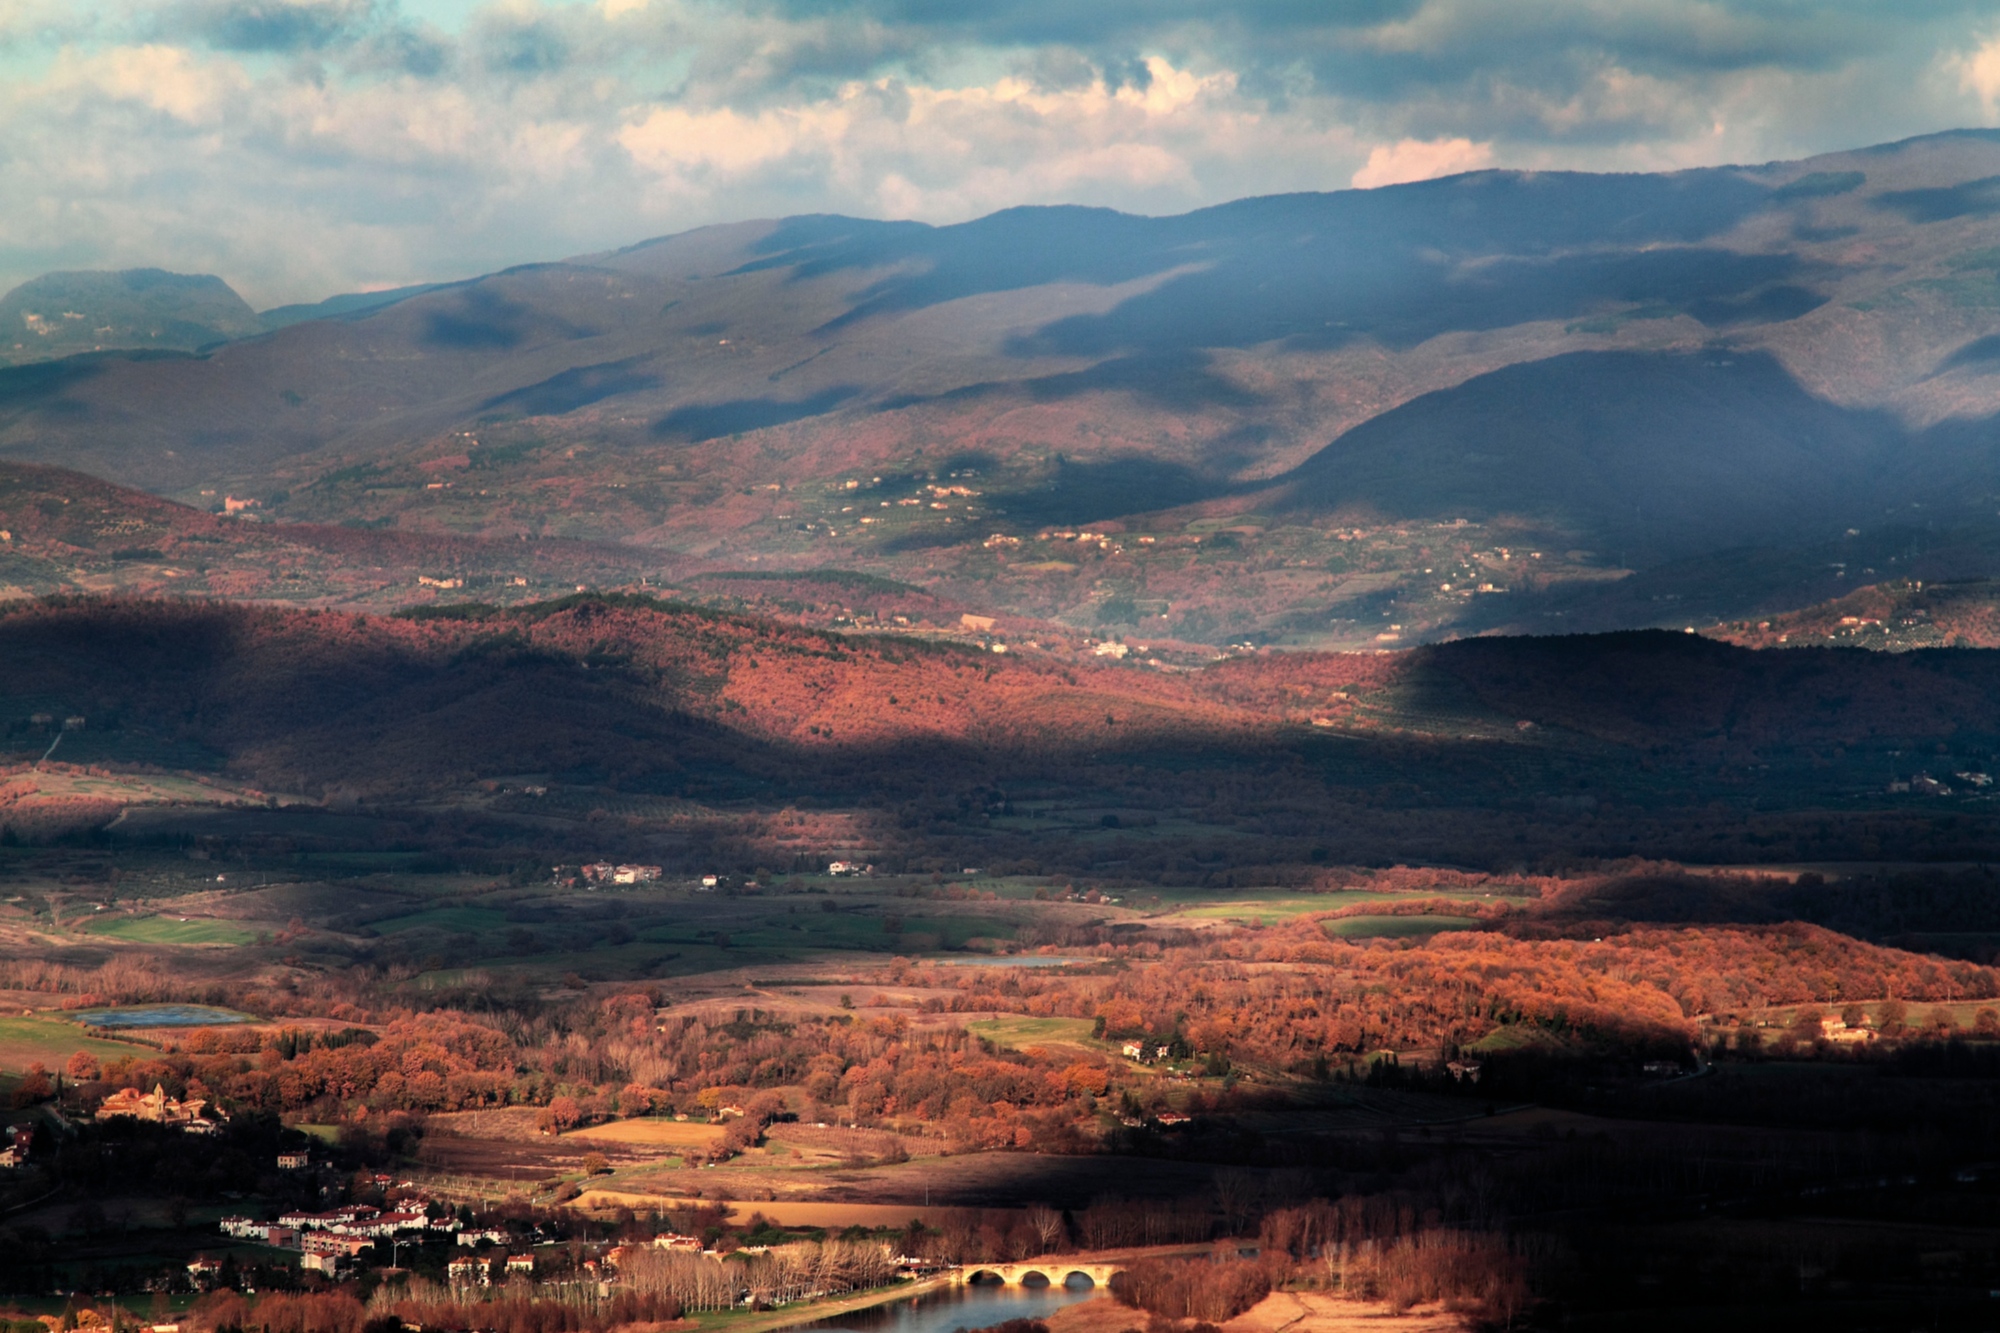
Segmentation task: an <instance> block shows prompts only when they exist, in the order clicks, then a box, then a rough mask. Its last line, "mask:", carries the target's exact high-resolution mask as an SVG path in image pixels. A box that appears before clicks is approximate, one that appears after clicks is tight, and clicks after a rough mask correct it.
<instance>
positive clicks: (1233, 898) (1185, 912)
mask: <svg viewBox="0 0 2000 1333" xmlns="http://www.w3.org/2000/svg"><path fill="white" fill-rule="evenodd" d="M1517 895H1518V890H1511V891H1510V890H1506V889H1502V890H1498V891H1496V890H1492V889H1480V890H1470V889H1459V890H1451V889H1440V890H1437V891H1435V892H1430V891H1426V892H1424V893H1422V894H1411V893H1396V892H1387V891H1372V890H1367V889H1343V890H1340V891H1338V892H1334V893H1286V892H1284V891H1282V890H1262V891H1259V890H1256V889H1252V890H1249V891H1247V892H1243V893H1241V894H1240V896H1239V895H1235V894H1229V893H1219V894H1218V893H1214V892H1201V891H1198V890H1197V891H1192V892H1190V891H1187V890H1182V891H1178V892H1176V891H1174V890H1171V889H1168V890H1161V891H1160V894H1159V896H1160V897H1161V898H1162V899H1164V900H1165V902H1166V903H1167V904H1169V906H1168V912H1167V914H1168V916H1170V917H1186V918H1190V919H1193V920H1197V921H1250V920H1256V921H1259V922H1261V923H1262V924H1264V925H1272V924H1274V923H1276V922H1279V921H1287V920H1290V919H1291V918H1293V917H1296V916H1306V915H1309V914H1311V913H1313V912H1337V911H1340V910H1341V909H1342V908H1347V907H1360V906H1365V905H1368V904H1371V903H1398V902H1409V901H1410V900H1411V899H1412V898H1413V897H1421V898H1449V899H1455V900H1458V901H1462V902H1478V901H1481V900H1484V899H1492V898H1512V897H1516V896H1517ZM1177 900H1178V903H1179V904H1180V905H1178V906H1176V905H1173V904H1175V903H1176V901H1177ZM1440 919H1442V918H1440Z"/></svg>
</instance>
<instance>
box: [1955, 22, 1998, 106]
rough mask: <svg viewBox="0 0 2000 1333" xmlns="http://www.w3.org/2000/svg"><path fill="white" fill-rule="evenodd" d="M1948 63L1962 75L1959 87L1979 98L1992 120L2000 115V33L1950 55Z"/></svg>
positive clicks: (1956, 72)
mask: <svg viewBox="0 0 2000 1333" xmlns="http://www.w3.org/2000/svg"><path fill="white" fill-rule="evenodd" d="M1947 67H1948V68H1949V69H1951V70H1952V72H1953V73H1955V74H1957V75H1958V86H1959V88H1960V89H1962V90H1963V91H1965V92H1967V93H1969V94H1971V95H1972V96H1974V97H1977V98H1978V99H1979V105H1980V108H1981V110H1983V111H1984V112H1985V115H1986V119H1987V121H1988V122H1991V121H1993V120H1994V119H1995V118H1996V117H2000V37H1993V38H1991V39H1989V40H1988V41H1986V42H1984V43H1982V44H1981V45H1980V46H1978V47H1976V48H1975V49H1973V50H1971V51H1969V52H1966V53H1965V54H1964V55H1961V56H1957V57H1954V58H1952V59H1950V60H1949V61H1947Z"/></svg>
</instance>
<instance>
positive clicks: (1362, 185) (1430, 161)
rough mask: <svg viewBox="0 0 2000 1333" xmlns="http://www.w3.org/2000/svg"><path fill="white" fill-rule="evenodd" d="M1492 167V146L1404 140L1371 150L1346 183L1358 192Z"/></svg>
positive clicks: (1469, 142) (1468, 141)
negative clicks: (1365, 160) (1359, 168)
mask: <svg viewBox="0 0 2000 1333" xmlns="http://www.w3.org/2000/svg"><path fill="white" fill-rule="evenodd" d="M1492 165H1493V145H1492V144H1490V143H1474V142H1472V140H1470V139H1430V140H1424V139H1404V140H1402V141H1401V142H1399V143H1394V144H1382V145H1380V146H1378V147H1376V148H1372V149H1370V150H1369V153H1368V161H1367V162H1366V163H1365V164H1363V166H1362V168H1361V170H1359V171H1357V172H1355V173H1354V175H1353V176H1352V177H1351V178H1350V179H1349V181H1348V183H1349V184H1350V185H1352V186H1353V187H1354V188H1355V189H1357V190H1372V189H1375V188H1376V187H1377V186H1382V185H1403V184H1406V183H1408V182H1410V181H1427V180H1435V179H1437V178H1438V177H1439V176H1455V175H1457V174H1458V173H1459V172H1461V171H1478V170H1479V169H1480V168H1482V167H1490V166H1492Z"/></svg>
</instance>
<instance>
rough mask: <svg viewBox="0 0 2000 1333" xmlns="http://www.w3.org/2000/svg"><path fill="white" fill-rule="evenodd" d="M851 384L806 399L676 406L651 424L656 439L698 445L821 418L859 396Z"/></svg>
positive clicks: (747, 399)
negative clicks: (769, 427)
mask: <svg viewBox="0 0 2000 1333" xmlns="http://www.w3.org/2000/svg"><path fill="white" fill-rule="evenodd" d="M860 393H861V388H860V386H859V385H854V384H836V385H834V386H832V387H831V388H827V389H821V390H820V391H819V392H818V393H816V394H813V395H812V396H811V397H809V398H796V399H789V400H787V399H779V398H738V399H734V400H732V401H730V402H727V403H700V404H694V405H690V406H687V407H677V408H675V409H674V410H673V411H671V412H669V413H667V414H666V415H665V416H663V417H661V418H660V419H659V420H658V421H655V422H654V423H653V428H652V431H653V435H654V437H655V438H657V439H664V440H679V441H682V442H685V443H688V444H700V443H701V442H702V441H703V440H713V439H718V438H720V437H722V436H724V435H740V434H742V433H743V432H745V431H752V430H763V429H764V428H765V427H767V426H784V425H788V424H790V423H791V422H794V421H804V420H805V419H806V418H808V417H821V416H825V415H826V414H827V413H829V412H832V411H834V410H836V409H837V408H839V407H840V406H841V405H842V404H844V403H846V402H848V401H849V400H851V399H853V398H855V397H857V396H859V395H860Z"/></svg>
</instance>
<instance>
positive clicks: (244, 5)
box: [176, 0, 375, 51]
mask: <svg viewBox="0 0 2000 1333" xmlns="http://www.w3.org/2000/svg"><path fill="white" fill-rule="evenodd" d="M374 10H375V5H374V3H373V2H372V0H197V3H192V4H188V5H186V6H184V7H183V8H182V9H181V11H180V12H179V14H178V15H177V16H176V17H177V18H178V19H179V24H180V25H181V26H184V27H185V28H186V29H187V30H190V31H192V32H194V33H198V34H199V35H200V36H201V38H202V39H203V40H204V41H206V42H207V43H208V44H209V45H210V46H213V47H216V48H218V49H220V50H224V51H307V50H319V49H322V48H324V47H326V46H329V45H331V44H333V43H335V42H338V41H341V40H344V39H347V38H350V37H353V36H356V35H358V34H359V33H360V32H361V31H362V30H363V29H365V28H366V27H367V26H368V25H369V22H370V20H371V19H372V18H373V17H374Z"/></svg>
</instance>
